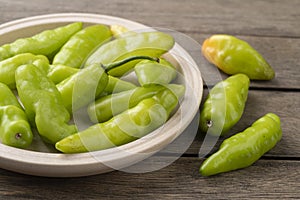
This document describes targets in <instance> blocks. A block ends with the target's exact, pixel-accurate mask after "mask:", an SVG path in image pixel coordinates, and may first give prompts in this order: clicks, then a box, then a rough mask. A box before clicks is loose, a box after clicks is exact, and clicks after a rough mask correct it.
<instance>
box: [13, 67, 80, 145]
mask: <svg viewBox="0 0 300 200" xmlns="http://www.w3.org/2000/svg"><path fill="white" fill-rule="evenodd" d="M16 85H17V90H18V94H19V97H20V100H21V102H22V104H23V105H24V107H25V112H26V114H27V117H28V119H29V121H30V122H31V123H32V124H33V125H35V126H36V128H37V130H38V132H39V134H40V135H41V138H42V139H43V140H44V141H45V142H47V143H51V144H55V143H56V142H57V141H59V140H61V139H62V138H65V137H67V136H69V135H71V134H73V133H75V132H76V131H77V130H76V127H75V126H74V125H69V124H68V121H69V120H70V114H69V112H68V111H67V109H66V108H65V107H64V105H63V101H62V98H61V95H60V93H59V91H58V90H57V88H56V86H55V84H54V83H53V82H52V81H50V80H49V79H48V78H47V76H46V74H45V73H44V72H42V71H41V70H40V69H39V68H37V67H36V66H35V65H33V64H27V65H22V66H20V67H19V68H18V69H17V70H16Z"/></svg>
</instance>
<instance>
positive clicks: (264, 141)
mask: <svg viewBox="0 0 300 200" xmlns="http://www.w3.org/2000/svg"><path fill="white" fill-rule="evenodd" d="M281 137H282V131H281V127H280V118H279V117H278V116H277V115H275V114H273V113H268V114H266V115H265V116H263V117H261V118H260V119H258V120H257V121H255V122H254V123H253V124H252V126H251V127H249V128H247V129H246V130H244V131H243V132H240V133H238V134H236V135H234V136H232V137H230V138H228V139H226V140H224V141H223V143H222V144H221V146H220V149H219V150H218V151H217V152H216V153H214V154H213V155H211V156H210V157H209V158H208V159H207V160H205V161H204V162H203V164H202V165H201V167H200V173H201V174H202V175H203V176H210V175H214V174H218V173H222V172H228V171H232V170H236V169H241V168H245V167H248V166H250V165H252V164H253V163H254V162H255V161H257V160H258V159H259V158H260V157H261V156H262V155H264V154H265V153H266V152H267V151H269V150H271V149H272V148H273V147H274V146H275V145H276V143H277V142H278V141H279V140H280V139H281Z"/></svg>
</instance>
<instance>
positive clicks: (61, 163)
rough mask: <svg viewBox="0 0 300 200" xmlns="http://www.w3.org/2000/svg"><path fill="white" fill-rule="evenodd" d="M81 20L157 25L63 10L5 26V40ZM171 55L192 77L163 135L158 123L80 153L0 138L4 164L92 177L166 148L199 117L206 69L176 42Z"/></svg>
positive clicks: (32, 171)
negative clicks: (149, 129) (120, 142)
mask: <svg viewBox="0 0 300 200" xmlns="http://www.w3.org/2000/svg"><path fill="white" fill-rule="evenodd" d="M76 21H81V22H83V24H84V25H85V26H86V25H92V24H106V25H122V26H124V27H126V28H127V29H129V30H142V29H144V30H145V29H149V30H154V29H152V28H150V27H148V26H145V25H143V24H140V23H137V22H134V21H130V20H127V19H123V18H118V17H113V16H107V15H97V14H86V13H60V14H50V15H41V16H34V17H28V18H24V19H19V20H15V21H11V22H8V23H5V24H2V25H0V36H1V41H0V45H2V44H5V43H10V42H13V41H14V40H16V39H17V38H21V37H30V36H32V35H34V34H36V33H39V32H41V31H43V30H47V29H52V28H55V27H58V26H61V25H65V24H68V23H71V22H76ZM175 41H176V40H175ZM179 55H180V56H179ZM166 59H168V60H170V61H171V62H173V63H174V64H176V66H177V68H178V71H179V72H180V74H181V75H182V77H183V79H185V80H186V81H184V83H183V84H185V86H186V91H185V94H184V97H183V99H182V101H181V103H180V106H179V107H178V108H177V110H176V111H175V112H174V113H173V114H172V116H171V117H170V119H169V120H168V121H167V122H166V123H165V124H164V126H163V127H161V128H163V134H162V133H161V128H158V129H157V130H155V131H153V132H151V133H149V134H148V135H146V136H145V137H143V138H140V139H138V140H135V141H133V142H130V143H128V144H125V145H122V146H119V147H115V148H111V149H107V150H101V151H95V152H88V153H77V154H63V153H59V152H57V151H54V150H53V149H51V148H48V146H47V145H43V144H42V143H39V142H36V141H34V144H33V145H32V146H31V147H30V148H29V149H26V150H24V149H18V148H14V147H10V146H6V145H3V144H1V143H0V168H3V169H7V170H11V171H15V172H19V173H24V174H30V175H37V176H49V177H77V176H87V175H93V174H100V173H105V172H109V171H112V170H115V169H121V168H124V167H127V166H130V165H133V164H135V163H137V162H139V161H142V160H144V159H146V158H147V157H149V156H151V155H153V154H154V153H156V152H158V151H160V150H161V149H163V148H164V147H166V146H167V145H168V144H170V143H171V142H172V141H174V140H175V139H176V138H177V137H178V136H179V135H180V134H181V133H182V132H183V131H184V130H185V129H186V127H188V125H189V124H190V123H191V121H192V120H193V119H194V117H195V115H196V113H197V112H198V109H199V105H200V101H201V98H202V92H203V83H202V78H201V73H200V70H199V69H198V67H197V64H196V63H195V61H194V60H193V58H192V57H191V56H190V55H189V53H188V52H187V51H186V50H185V49H184V48H183V47H181V46H180V45H179V44H178V43H175V46H174V47H173V49H171V50H170V51H169V53H168V55H166ZM179 81H180V80H179Z"/></svg>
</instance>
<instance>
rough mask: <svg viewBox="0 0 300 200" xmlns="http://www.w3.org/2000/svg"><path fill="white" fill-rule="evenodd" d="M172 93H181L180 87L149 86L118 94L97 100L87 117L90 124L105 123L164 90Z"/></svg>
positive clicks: (91, 106) (90, 107)
mask: <svg viewBox="0 0 300 200" xmlns="http://www.w3.org/2000/svg"><path fill="white" fill-rule="evenodd" d="M166 87H167V88H169V89H170V90H171V91H174V93H178V92H179V93H180V94H181V93H183V90H184V87H183V86H182V85H176V84H170V85H167V86H162V85H151V86H148V87H136V88H134V89H132V90H127V91H123V92H119V93H116V94H111V95H107V96H104V97H101V98H99V99H98V100H96V101H95V102H94V103H91V104H90V105H89V106H88V115H89V117H90V119H91V121H92V122H105V121H107V120H109V119H110V118H112V117H113V116H115V115H117V114H120V113H121V112H123V111H125V110H127V109H129V108H132V107H134V106H136V105H137V104H138V103H139V102H140V101H142V100H143V99H146V98H149V97H152V96H153V95H155V94H157V93H159V92H160V91H161V90H164V89H165V88H166Z"/></svg>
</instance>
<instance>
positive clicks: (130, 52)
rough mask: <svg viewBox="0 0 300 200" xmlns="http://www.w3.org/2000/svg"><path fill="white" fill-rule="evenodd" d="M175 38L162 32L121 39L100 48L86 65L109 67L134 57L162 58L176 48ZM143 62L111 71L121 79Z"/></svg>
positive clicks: (110, 72) (129, 63) (138, 34)
mask: <svg viewBox="0 0 300 200" xmlns="http://www.w3.org/2000/svg"><path fill="white" fill-rule="evenodd" d="M174 43H175V42H174V38H173V37H172V36H171V35H169V34H166V33H162V32H158V31H157V32H144V33H137V34H133V35H128V36H125V37H120V38H117V39H115V40H112V41H110V42H107V43H105V44H104V45H102V46H100V47H99V48H98V49H97V50H96V51H95V52H94V53H93V54H92V55H91V56H89V57H88V59H87V61H86V63H85V65H87V66H88V65H90V64H92V63H102V64H103V65H107V64H109V63H113V62H116V61H120V60H124V59H126V58H129V57H133V56H141V55H142V56H150V57H160V56H161V55H162V54H164V53H166V52H167V51H169V50H170V49H171V48H172V47H173V46H174ZM139 61H141V60H134V61H132V62H128V63H126V64H124V65H122V66H121V67H118V68H116V69H112V70H110V71H109V72H108V73H109V74H110V75H112V76H116V77H120V76H122V75H124V74H125V73H127V72H128V71H130V70H131V69H133V67H134V65H135V64H136V63H137V62H139Z"/></svg>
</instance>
